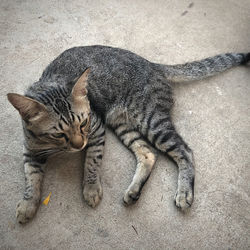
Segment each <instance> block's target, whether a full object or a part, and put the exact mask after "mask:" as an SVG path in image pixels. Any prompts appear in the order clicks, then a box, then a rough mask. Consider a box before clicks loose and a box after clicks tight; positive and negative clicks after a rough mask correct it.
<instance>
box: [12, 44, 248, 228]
mask: <svg viewBox="0 0 250 250" xmlns="http://www.w3.org/2000/svg"><path fill="white" fill-rule="evenodd" d="M249 61H250V53H248V54H243V53H238V54H236V53H235V54H231V53H230V54H223V55H217V56H215V57H211V58H207V59H204V60H201V61H196V62H191V63H186V64H183V65H173V66H172V65H171V66H169V65H163V64H156V63H151V62H149V61H147V60H146V59H144V58H142V57H140V56H138V55H136V54H134V53H132V52H130V51H127V50H123V49H119V48H112V47H105V46H87V47H75V48H71V49H69V50H66V51H65V52H63V53H62V54H61V55H59V56H58V57H57V58H56V59H55V60H54V61H53V62H52V63H50V65H49V66H48V67H47V68H46V69H45V71H44V72H43V74H42V76H41V78H40V79H39V81H38V82H35V83H34V84H32V85H31V86H30V87H29V88H28V90H27V91H26V93H25V95H24V96H23V95H19V94H14V93H9V94H8V100H9V101H10V102H11V104H12V105H13V106H14V107H15V108H16V109H17V110H18V111H19V113H20V115H21V117H22V122H23V131H24V138H25V140H24V153H23V156H24V173H25V192H24V196H23V199H22V200H21V201H20V202H19V203H18V205H17V209H16V217H17V220H18V222H20V223H25V222H27V221H28V220H29V219H30V218H32V217H33V216H34V214H35V212H36V210H37V208H38V205H39V201H40V197H41V184H42V179H43V176H44V171H45V165H46V160H47V158H48V157H49V156H50V155H52V154H55V153H59V152H67V151H70V152H75V151H82V150H86V158H85V167H84V180H83V196H84V199H85V200H86V202H87V203H88V204H89V205H90V206H92V207H95V206H96V205H97V204H98V203H99V202H100V200H101V198H102V186H101V180H100V172H101V171H100V170H101V162H102V157H103V148H104V142H105V127H106V126H108V127H110V128H111V129H112V130H113V131H114V133H115V134H116V135H117V136H118V138H119V139H120V140H121V141H122V143H123V144H124V145H125V146H126V147H127V148H129V149H130V150H131V151H132V153H134V155H135V157H136V160H137V166H136V171H135V175H134V177H133V180H132V183H131V184H130V185H129V187H128V189H127V190H126V192H125V195H124V198H123V201H124V203H125V204H126V205H129V204H132V203H134V202H136V200H138V198H139V196H140V193H141V190H142V187H143V185H144V184H145V182H146V181H147V179H148V178H149V175H150V173H151V170H152V168H153V165H154V163H155V161H156V151H157V150H159V151H160V152H163V153H164V154H167V155H168V156H170V157H171V158H172V159H173V160H174V161H175V162H176V164H177V166H178V168H179V175H178V188H177V191H176V194H175V204H176V206H177V207H178V208H180V209H181V210H185V209H187V208H188V207H190V206H191V204H192V202H193V195H194V160H193V154H192V151H191V149H190V148H189V147H188V145H187V144H186V143H185V142H184V141H183V139H182V138H181V137H180V135H179V134H178V133H177V132H176V130H175V128H174V125H173V124H172V121H171V116H170V109H171V107H172V104H173V99H172V91H171V85H172V83H173V82H179V81H191V80H197V79H203V78H205V77H208V76H212V75H215V74H217V73H219V72H222V71H225V70H227V69H229V68H231V67H233V66H237V65H240V64H246V63H247V62H249ZM83 72H84V73H83Z"/></svg>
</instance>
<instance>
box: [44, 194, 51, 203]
mask: <svg viewBox="0 0 250 250" xmlns="http://www.w3.org/2000/svg"><path fill="white" fill-rule="evenodd" d="M50 196H51V192H50V193H49V195H48V196H47V198H46V199H45V200H44V201H43V204H44V205H46V206H47V205H48V203H49V200H50Z"/></svg>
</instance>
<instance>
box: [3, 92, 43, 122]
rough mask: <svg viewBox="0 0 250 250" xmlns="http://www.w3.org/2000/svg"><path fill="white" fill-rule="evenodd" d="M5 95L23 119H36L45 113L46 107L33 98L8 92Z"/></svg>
mask: <svg viewBox="0 0 250 250" xmlns="http://www.w3.org/2000/svg"><path fill="white" fill-rule="evenodd" d="M7 97H8V100H9V102H10V103H11V104H12V105H13V106H14V107H15V108H16V109H17V110H18V111H19V113H20V115H21V117H22V119H23V120H25V121H30V122H32V121H37V120H39V119H40V118H41V117H43V116H44V115H46V114H47V110H46V107H45V106H44V105H43V104H42V103H40V102H38V101H36V100H34V99H31V98H29V97H26V96H23V95H19V94H15V93H9V94H7Z"/></svg>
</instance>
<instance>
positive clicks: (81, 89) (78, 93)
mask: <svg viewBox="0 0 250 250" xmlns="http://www.w3.org/2000/svg"><path fill="white" fill-rule="evenodd" d="M89 72H90V68H87V69H86V70H85V71H84V72H83V74H82V75H81V76H80V77H79V79H78V80H77V82H76V83H75V85H74V87H73V89H72V92H71V96H72V97H73V99H78V98H82V97H86V95H87V93H88V91H87V85H88V82H87V80H88V75H89Z"/></svg>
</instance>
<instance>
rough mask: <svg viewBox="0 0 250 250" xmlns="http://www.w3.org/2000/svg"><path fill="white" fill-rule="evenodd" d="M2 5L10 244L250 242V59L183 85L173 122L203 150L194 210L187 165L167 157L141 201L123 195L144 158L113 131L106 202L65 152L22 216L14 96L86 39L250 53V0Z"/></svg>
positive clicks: (0, 204) (0, 221)
mask: <svg viewBox="0 0 250 250" xmlns="http://www.w3.org/2000/svg"><path fill="white" fill-rule="evenodd" d="M191 3H193V4H191ZM0 8H1V9H0V14H1V17H0V18H1V29H0V41H1V42H0V49H1V51H0V58H1V61H0V63H1V67H0V72H1V73H0V75H1V77H0V84H1V85H0V86H1V99H0V107H1V112H0V120H1V136H0V140H1V143H0V152H1V155H0V157H1V167H0V173H1V174H0V248H1V249H250V239H249V237H250V236H249V235H250V213H249V211H250V209H249V203H250V198H249V191H250V186H249V180H250V173H249V167H250V157H249V150H250V145H249V139H250V110H249V108H250V97H249V96H250V95H249V94H250V68H249V67H248V68H247V67H241V68H235V69H233V70H231V71H230V72H226V73H224V74H222V75H220V76H218V77H214V78H211V79H208V80H205V81H202V82H196V83H189V84H186V85H181V84H179V85H176V86H175V98H176V105H175V108H174V110H173V117H174V121H175V124H176V126H177V128H178V131H179V132H180V134H181V135H182V136H183V137H184V139H185V140H186V141H187V142H188V143H189V145H190V146H191V148H193V150H194V153H195V159H196V183H195V184H196V185H195V202H194V204H193V206H192V209H191V210H190V211H189V212H187V213H186V214H182V213H181V212H179V211H178V210H177V209H176V208H175V206H174V203H173V197H174V193H175V189H176V180H177V169H176V167H175V166H174V164H173V163H172V162H170V161H169V160H168V159H166V158H165V157H163V156H160V157H159V159H158V162H157V164H156V166H155V169H154V171H153V173H152V175H151V177H150V179H149V181H148V183H147V184H146V186H145V188H144V190H143V193H142V195H141V198H140V200H139V201H138V203H137V204H136V205H134V206H132V207H129V208H125V207H124V206H123V205H122V202H121V201H122V196H123V192H124V191H125V189H126V188H127V186H128V185H129V183H130V181H131V179H132V176H133V172H134V165H135V160H134V159H133V156H132V155H131V154H130V152H129V151H128V150H127V149H125V148H124V147H123V146H122V145H121V144H120V143H119V141H118V140H117V139H116V138H115V136H114V135H113V134H112V133H110V132H109V133H108V135H107V144H106V148H105V157H104V161H103V188H104V197H103V200H102V202H101V204H100V205H99V206H98V207H97V208H96V209H91V208H89V207H88V206H87V205H86V204H85V203H84V202H83V199H82V188H81V178H82V166H81V157H80V156H79V155H75V156H72V155H71V156H69V155H64V156H62V157H59V158H57V159H51V160H50V163H49V166H48V168H47V172H46V177H45V181H44V188H43V193H42V197H43V198H45V197H46V196H47V195H48V194H49V192H52V196H51V201H50V203H49V205H48V206H45V205H41V206H40V209H39V211H38V213H37V216H36V217H35V218H34V219H33V220H32V221H31V222H30V223H28V224H27V225H25V226H20V225H18V224H17V223H16V222H15V206H16V203H17V202H18V200H19V199H20V198H21V197H22V192H23V189H24V180H23V179H24V177H23V171H22V129H21V124H20V119H19V117H18V114H17V112H15V110H14V108H12V106H11V105H10V104H9V103H7V99H6V94H7V93H8V92H18V93H22V92H23V91H24V89H25V88H26V87H27V86H28V85H29V84H30V83H32V82H34V81H35V80H37V79H38V78H39V76H40V74H41V72H42V70H43V69H44V67H45V66H46V65H47V64H48V63H49V62H50V61H51V60H52V59H53V58H54V57H55V56H57V55H58V54H59V53H61V52H62V51H63V50H65V49H67V48H69V47H72V46H76V45H90V44H104V45H112V46H117V47H122V48H126V49H129V50H131V51H134V52H136V53H138V54H140V55H142V56H144V57H146V58H147V59H149V60H152V61H155V62H162V63H183V62H185V61H187V60H194V59H201V58H204V57H207V56H212V55H215V54H217V53H222V52H247V51H248V52H249V51H250V1H249V0H240V1H237V0H220V1H217V0H210V1H205V0H204V1H203V0H180V1H174V0H165V1H164V0H161V1H160V0H159V1H157V0H147V1H143V0H141V1H139V0H127V1H115V0H109V1H96V0H93V1H90V0H89V1H82V0H73V1H54V0H50V1H49V0H45V1H38V0H32V1H31V0H29V1H28V0H26V1H25V0H23V1H17V0H1V2H0Z"/></svg>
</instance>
